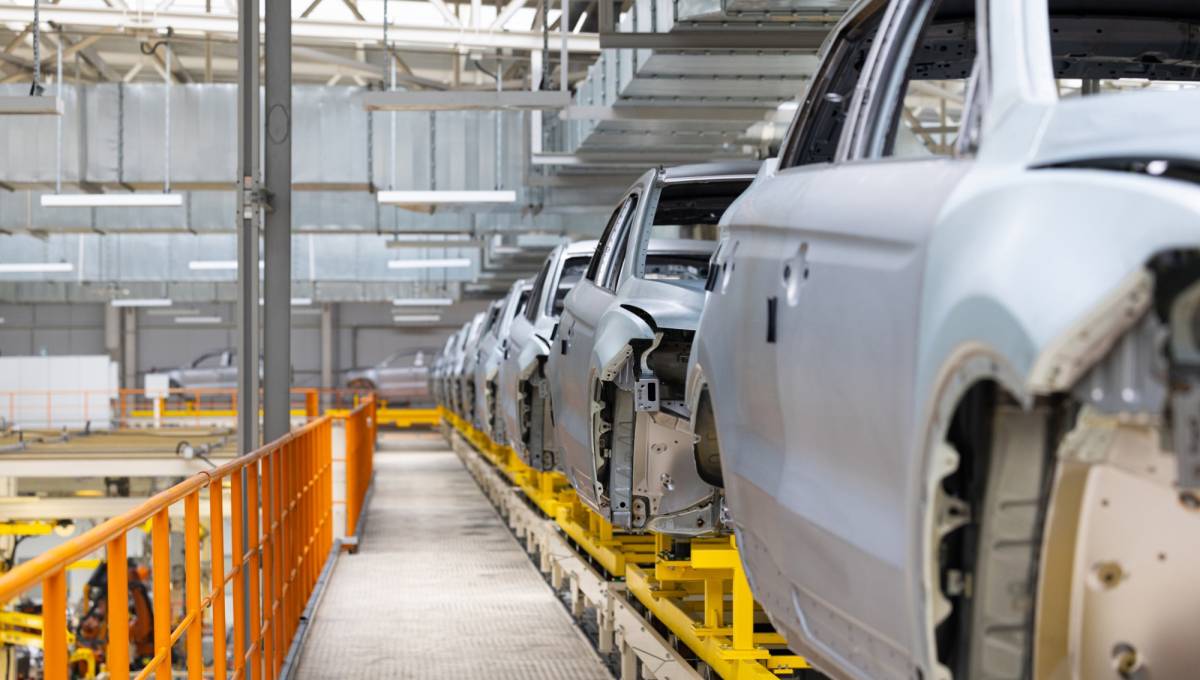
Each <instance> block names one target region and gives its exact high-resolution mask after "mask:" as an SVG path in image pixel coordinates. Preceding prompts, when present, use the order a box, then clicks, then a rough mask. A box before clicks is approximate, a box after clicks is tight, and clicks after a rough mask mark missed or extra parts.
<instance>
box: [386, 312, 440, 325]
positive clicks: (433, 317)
mask: <svg viewBox="0 0 1200 680" xmlns="http://www.w3.org/2000/svg"><path fill="white" fill-rule="evenodd" d="M441 320H442V315H441V314H396V315H395V316H393V317H392V321H393V322H395V323H432V322H434V321H441Z"/></svg>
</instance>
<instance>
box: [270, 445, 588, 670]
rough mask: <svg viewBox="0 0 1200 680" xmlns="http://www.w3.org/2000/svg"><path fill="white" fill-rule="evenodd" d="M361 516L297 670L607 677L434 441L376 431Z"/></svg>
mask: <svg viewBox="0 0 1200 680" xmlns="http://www.w3.org/2000/svg"><path fill="white" fill-rule="evenodd" d="M367 512H368V514H367V525H366V530H365V532H364V534H365V535H364V536H363V539H362V545H361V547H360V548H359V551H358V553H357V554H354V555H348V554H347V555H342V557H341V558H339V560H338V562H337V565H336V566H335V568H334V571H333V574H332V577H331V580H330V582H329V585H328V587H327V590H326V591H325V594H324V597H323V598H322V600H321V605H320V607H319V608H318V610H317V614H316V617H315V618H314V621H313V624H312V628H311V629H310V631H309V635H308V639H307V641H306V643H305V646H304V649H303V653H302V655H301V657H300V663H299V667H298V668H297V670H296V673H295V675H294V677H298V678H301V679H303V680H310V679H312V680H315V679H321V680H325V679H326V678H464V679H466V678H481V679H482V678H487V679H488V680H505V679H511V680H537V679H544V680H569V679H572V678H581V679H584V680H591V679H593V678H595V679H596V680H608V679H609V678H610V676H609V673H608V671H607V670H606V669H605V668H604V666H603V665H602V664H601V662H600V659H599V658H598V657H597V655H596V652H595V651H594V649H593V648H592V647H591V645H590V644H589V643H588V642H587V641H586V640H585V639H584V638H583V636H582V635H581V634H580V633H579V631H578V629H577V628H576V627H575V625H574V623H573V622H572V621H571V618H570V615H569V614H568V613H567V612H566V610H564V609H563V607H562V605H561V604H559V602H558V601H557V600H556V598H555V596H554V593H553V592H552V591H551V590H550V588H549V586H547V585H546V582H545V581H544V580H542V577H541V575H540V574H539V573H538V572H537V569H536V568H535V567H534V566H533V565H532V564H531V563H530V562H529V559H528V557H526V555H525V552H524V551H523V550H522V549H521V548H520V546H518V545H517V543H516V540H515V539H514V538H513V537H512V535H511V534H510V533H509V532H508V529H507V528H506V527H505V525H504V524H503V522H502V521H501V520H500V518H499V517H498V516H497V515H496V513H495V511H494V510H493V509H492V506H491V505H490V504H489V503H488V501H487V499H485V498H484V496H483V494H482V492H481V491H480V490H479V488H478V487H477V486H475V482H474V480H473V479H471V477H470V475H469V474H468V473H467V471H466V470H465V469H464V468H463V466H462V463H460V462H459V460H458V458H457V457H456V456H455V455H454V453H453V452H452V451H451V450H450V449H449V448H448V447H447V445H446V444H445V442H444V441H443V440H442V439H441V438H440V437H438V436H436V435H423V434H402V435H398V434H385V435H382V436H381V439H380V451H379V453H377V454H376V456H375V492H374V497H373V498H372V499H371V505H370V507H369V508H368V511H367Z"/></svg>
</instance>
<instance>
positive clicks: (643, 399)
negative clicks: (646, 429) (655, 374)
mask: <svg viewBox="0 0 1200 680" xmlns="http://www.w3.org/2000/svg"><path fill="white" fill-rule="evenodd" d="M659 394H660V391H659V388H658V378H638V380H637V384H636V385H635V388H634V399H633V410H635V411H643V412H648V413H657V412H658V409H659V403H658V397H659Z"/></svg>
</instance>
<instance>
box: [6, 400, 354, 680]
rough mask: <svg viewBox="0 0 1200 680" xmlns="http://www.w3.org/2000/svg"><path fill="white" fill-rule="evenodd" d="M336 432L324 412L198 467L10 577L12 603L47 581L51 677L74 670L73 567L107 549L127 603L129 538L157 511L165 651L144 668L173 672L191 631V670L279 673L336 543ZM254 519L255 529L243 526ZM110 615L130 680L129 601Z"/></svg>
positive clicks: (162, 676)
mask: <svg viewBox="0 0 1200 680" xmlns="http://www.w3.org/2000/svg"><path fill="white" fill-rule="evenodd" d="M331 437H332V424H331V421H330V419H329V418H328V417H324V418H320V419H318V420H314V421H312V422H310V423H308V424H307V425H305V426H304V427H302V428H300V429H298V430H296V431H294V432H292V433H291V434H288V435H286V436H284V437H281V438H280V439H278V440H276V441H274V442H271V443H270V444H267V445H266V446H263V447H262V448H260V449H258V450H256V451H253V452H251V453H248V454H246V455H243V456H241V457H239V458H236V459H234V460H232V461H229V462H228V463H226V464H224V465H222V466H220V467H218V468H216V469H214V470H211V471H208V472H201V473H198V474H196V475H194V476H192V477H190V478H188V479H186V480H184V481H183V482H180V483H179V484H176V485H175V486H173V487H171V488H170V489H167V490H166V491H163V492H161V493H159V494H157V495H156V496H154V497H152V498H150V499H149V500H147V501H146V502H144V503H142V504H141V505H139V506H137V507H136V508H134V509H132V510H129V511H128V512H126V513H124V514H122V515H119V516H117V517H114V518H112V519H110V520H108V521H106V522H104V523H103V524H100V525H98V526H96V527H95V528H93V529H91V530H90V531H87V532H86V533H84V534H81V535H79V536H77V537H75V538H73V539H72V540H70V541H67V542H66V543H64V544H62V545H59V546H56V547H54V548H52V549H50V550H47V551H46V552H44V553H42V554H41V555H38V556H37V557H35V558H33V559H31V560H29V561H27V562H24V563H22V564H20V565H18V566H17V567H15V568H14V569H13V570H12V571H9V572H8V573H7V574H4V575H3V576H0V604H3V603H5V602H8V601H9V600H11V599H13V598H15V597H16V596H18V595H20V594H22V593H23V592H25V591H27V590H29V589H30V588H33V587H35V586H37V585H41V586H42V612H43V629H42V640H43V653H44V655H45V676H44V677H45V678H47V680H66V678H67V677H68V676H69V670H68V658H69V654H68V650H67V633H68V629H67V616H66V614H67V580H66V574H67V571H66V567H67V565H69V564H71V563H72V562H75V561H76V560H79V559H81V558H83V557H86V556H87V555H89V554H91V553H92V552H94V551H96V550H98V549H100V548H102V547H103V548H105V550H106V553H107V559H108V567H107V573H108V598H109V602H112V603H122V602H126V601H127V599H128V568H127V562H126V535H127V534H128V532H129V531H131V530H132V529H134V528H137V527H139V526H141V525H142V524H143V523H145V522H146V521H147V520H149V521H150V522H151V575H152V581H153V583H152V587H153V595H154V656H153V658H152V659H151V660H150V661H149V662H148V663H147V664H146V665H145V666H144V667H143V668H142V669H140V671H139V672H138V673H137V675H136V677H137V678H139V679H140V678H147V677H149V676H150V675H151V674H152V673H153V674H154V675H155V676H156V677H157V678H159V680H168V679H169V678H171V676H172V668H173V662H172V647H173V646H174V644H175V642H176V641H178V640H179V639H180V638H184V640H185V646H184V649H185V663H184V667H185V668H186V669H187V673H188V677H189V678H192V679H195V680H199V679H200V678H202V677H212V678H214V679H216V680H224V679H225V678H227V677H232V678H233V679H234V680H238V679H241V678H246V679H249V680H262V679H263V678H268V679H270V678H274V677H276V675H277V674H278V671H279V669H280V668H281V667H282V665H283V660H284V657H285V656H286V654H287V648H288V647H289V645H290V644H291V640H292V637H293V635H294V633H295V632H296V628H297V626H298V624H299V622H300V616H301V614H302V612H303V611H304V607H305V603H306V602H307V601H308V598H309V596H310V595H311V594H312V592H313V588H314V587H315V586H316V584H317V579H318V577H319V575H320V573H321V569H322V567H323V564H324V562H325V557H326V555H327V554H328V553H329V550H330V548H331V547H332V545H333V521H332V517H333V512H332V509H333V493H332V455H331V452H332V446H331ZM225 480H229V491H230V505H231V509H232V513H231V520H232V521H231V533H232V536H231V548H232V555H233V557H232V561H231V565H232V567H231V569H230V571H229V573H228V574H226V573H225V538H224V519H223V513H224V503H223V495H224V491H225V487H224V484H225ZM243 488H245V490H246V492H245V496H246V499H245V500H246V507H247V508H249V509H250V510H251V512H250V514H249V516H248V517H243V512H242V496H243V492H242V490H243ZM205 489H207V490H208V498H209V504H210V511H209V512H210V547H211V556H210V559H211V579H210V582H209V588H208V595H207V597H203V598H202V597H201V586H202V585H203V584H202V583H201V581H202V578H201V569H200V494H201V491H203V490H205ZM260 497H261V499H262V502H261V503H260V502H259V499H260ZM180 501H182V502H183V505H184V543H185V546H184V548H185V550H184V580H183V590H184V598H183V600H184V609H183V611H182V612H178V613H176V612H172V611H171V589H172V584H171V564H170V549H169V541H170V534H171V526H170V521H171V520H170V516H169V510H170V507H171V506H172V505H174V504H175V503H178V502H180ZM243 520H245V524H246V526H247V528H248V532H246V531H244V530H243ZM260 520H261V522H260ZM231 582H232V584H233V637H234V649H235V650H244V652H242V653H235V654H234V655H233V657H232V661H233V668H232V675H231V676H230V675H229V674H228V670H227V668H226V666H227V664H226V655H227V648H226V643H227V640H226V634H225V631H226V628H225V625H226V624H225V621H226V616H225V615H226V612H225V594H226V587H227V586H228V585H229V584H230V583H231ZM247 582H248V583H249V592H248V593H247V592H246V584H247ZM205 610H210V611H211V622H212V636H213V665H212V667H211V669H206V668H205V667H204V661H203V655H202V644H201V642H202V629H203V623H204V613H205ZM176 614H177V615H176ZM247 614H248V618H249V621H250V625H249V628H248V629H247V626H246V620H247ZM107 617H108V636H109V638H108V648H107V655H106V665H107V668H108V673H109V677H110V678H113V679H114V680H128V678H129V677H130V665H129V612H128V608H127V607H125V606H109V607H107ZM173 623H174V627H172V624H173Z"/></svg>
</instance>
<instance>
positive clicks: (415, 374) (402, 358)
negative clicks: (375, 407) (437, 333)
mask: <svg viewBox="0 0 1200 680" xmlns="http://www.w3.org/2000/svg"><path fill="white" fill-rule="evenodd" d="M432 356H433V351H432V350H427V349H419V350H414V351H408V352H396V353H395V354H392V355H390V356H388V357H387V358H385V359H384V360H383V361H380V362H379V363H377V364H375V365H374V366H371V367H370V368H365V369H360V370H356V371H350V372H348V373H347V374H346V386H347V387H349V388H351V389H356V390H367V391H370V392H374V393H375V394H376V395H378V396H379V397H380V398H381V399H383V400H385V401H387V402H389V403H391V404H393V405H396V404H424V403H427V402H429V400H430V398H431V395H430V391H429V369H430V367H429V365H428V362H429V359H430V357H432Z"/></svg>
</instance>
